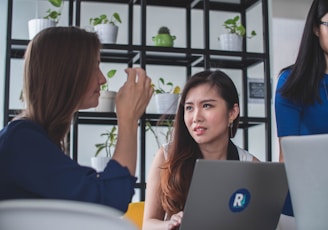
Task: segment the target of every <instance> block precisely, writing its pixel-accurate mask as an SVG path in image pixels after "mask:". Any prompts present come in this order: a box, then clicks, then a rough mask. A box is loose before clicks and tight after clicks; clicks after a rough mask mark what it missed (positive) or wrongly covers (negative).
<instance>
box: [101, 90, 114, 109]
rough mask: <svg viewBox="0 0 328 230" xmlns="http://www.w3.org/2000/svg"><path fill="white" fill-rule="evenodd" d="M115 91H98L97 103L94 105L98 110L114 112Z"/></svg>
mask: <svg viewBox="0 0 328 230" xmlns="http://www.w3.org/2000/svg"><path fill="white" fill-rule="evenodd" d="M115 97H116V92H115V91H100V97H99V103H98V106H97V107H96V111H98V112H115Z"/></svg>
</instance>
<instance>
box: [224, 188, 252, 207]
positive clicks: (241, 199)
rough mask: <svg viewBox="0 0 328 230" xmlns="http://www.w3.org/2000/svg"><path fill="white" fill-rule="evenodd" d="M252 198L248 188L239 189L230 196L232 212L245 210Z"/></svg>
mask: <svg viewBox="0 0 328 230" xmlns="http://www.w3.org/2000/svg"><path fill="white" fill-rule="evenodd" d="M250 200H251V193H250V192H249V191H248V190H247V189H245V188H242V189H238V190H237V191H236V192H234V193H233V194H232V196H231V197H230V200H229V208H230V210H231V211H232V212H241V211H243V210H245V208H246V207H247V206H248V204H249V201H250Z"/></svg>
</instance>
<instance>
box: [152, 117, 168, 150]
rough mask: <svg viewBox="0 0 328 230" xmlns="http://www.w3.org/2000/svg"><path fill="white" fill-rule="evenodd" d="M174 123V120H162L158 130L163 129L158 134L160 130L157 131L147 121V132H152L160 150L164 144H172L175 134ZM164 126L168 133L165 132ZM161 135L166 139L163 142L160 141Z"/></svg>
mask: <svg viewBox="0 0 328 230" xmlns="http://www.w3.org/2000/svg"><path fill="white" fill-rule="evenodd" d="M173 122H174V120H173V119H169V118H167V119H163V120H160V121H159V122H158V124H157V126H156V128H161V129H160V131H159V132H157V131H158V129H157V130H155V129H154V128H153V126H152V125H151V123H150V121H149V120H146V131H150V132H151V133H152V134H153V135H154V137H155V140H156V144H157V146H158V148H160V147H161V145H162V144H166V143H169V142H170V140H171V137H172V133H173ZM159 126H160V127H159ZM163 126H164V127H165V128H166V131H165V130H163ZM160 135H161V137H164V140H163V141H161V140H160Z"/></svg>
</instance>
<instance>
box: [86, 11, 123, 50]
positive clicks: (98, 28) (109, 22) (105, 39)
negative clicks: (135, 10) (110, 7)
mask: <svg viewBox="0 0 328 230" xmlns="http://www.w3.org/2000/svg"><path fill="white" fill-rule="evenodd" d="M89 22H90V24H91V25H92V26H93V27H94V31H95V32H96V33H97V34H98V36H99V39H100V41H101V42H102V43H109V44H116V40H117V34H118V25H117V24H118V23H122V20H121V17H120V15H119V14H118V13H117V12H115V13H113V15H112V17H111V18H110V19H108V18H107V15H106V14H101V15H100V16H99V17H96V18H90V20H89Z"/></svg>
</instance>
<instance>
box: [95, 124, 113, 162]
mask: <svg viewBox="0 0 328 230" xmlns="http://www.w3.org/2000/svg"><path fill="white" fill-rule="evenodd" d="M100 136H105V137H106V140H105V141H104V142H102V143H98V144H95V146H96V148H97V151H96V153H95V157H96V156H98V155H99V153H100V152H101V151H102V150H103V149H105V150H106V156H107V157H111V156H112V154H111V151H110V148H111V147H115V146H116V141H117V127H116V126H113V127H112V129H111V130H107V131H106V132H105V133H102V134H100Z"/></svg>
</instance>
